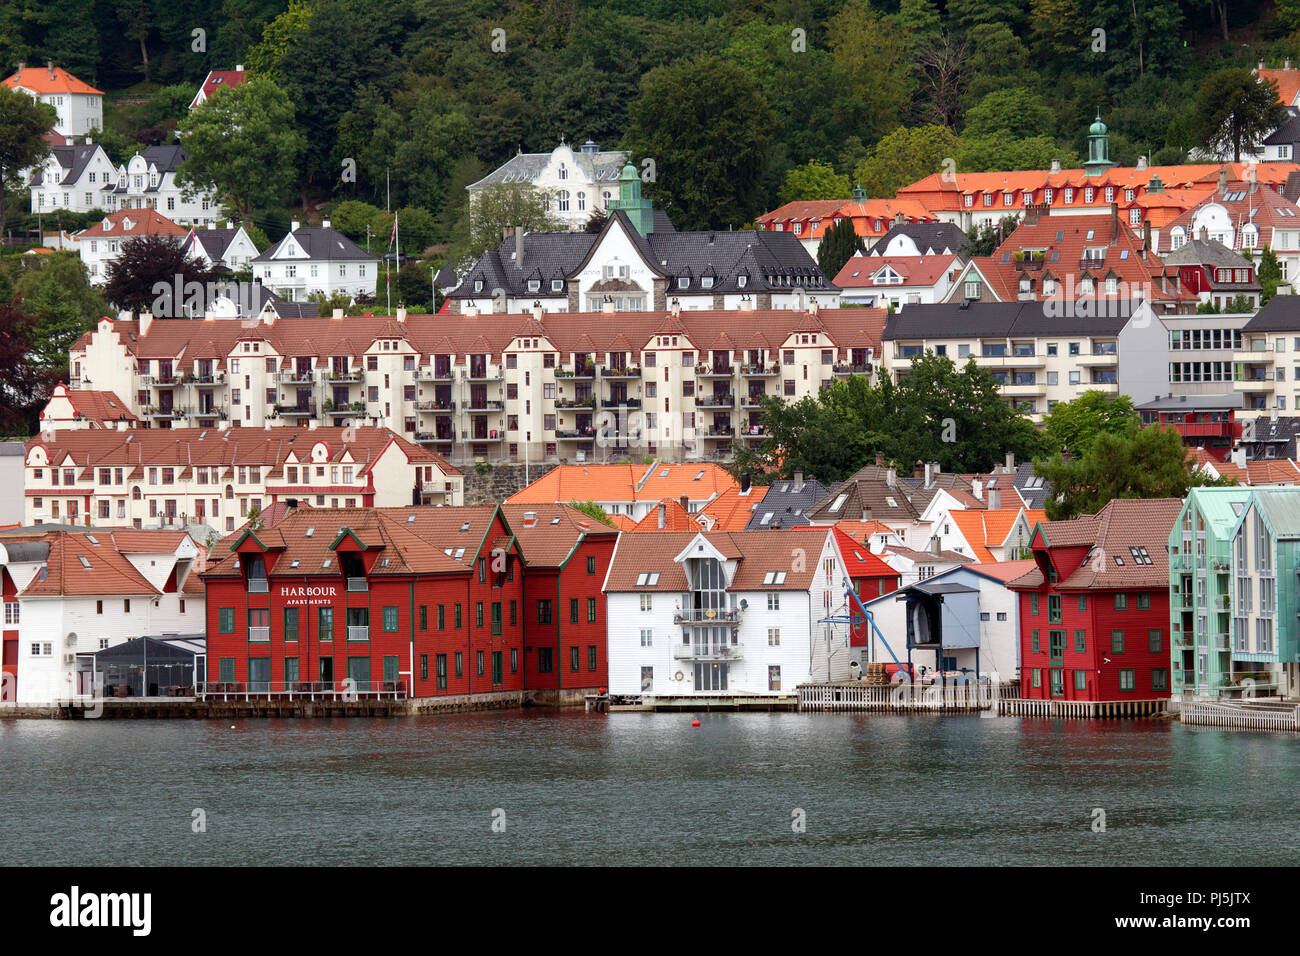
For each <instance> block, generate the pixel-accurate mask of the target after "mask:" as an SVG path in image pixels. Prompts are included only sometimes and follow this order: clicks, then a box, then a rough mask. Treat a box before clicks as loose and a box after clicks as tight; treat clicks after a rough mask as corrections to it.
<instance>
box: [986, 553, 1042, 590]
mask: <svg viewBox="0 0 1300 956" xmlns="http://www.w3.org/2000/svg"><path fill="white" fill-rule="evenodd" d="M1035 567H1037V564H1036V562H1035V561H1034V559H1033V558H1022V559H1021V560H1019V561H990V562H981V563H980V564H975V565H971V570H972V571H978V572H979V573H980V574H986V575H988V576H989V577H991V578H997V579H998V580H999V581H1001V582H1002V583H1003V584H1005V583H1007V582H1008V581H1014V580H1015V579H1016V578H1018V577H1020V576H1021V575H1023V574H1026V573H1028V572H1030V571H1032V570H1033V569H1034V568H1035Z"/></svg>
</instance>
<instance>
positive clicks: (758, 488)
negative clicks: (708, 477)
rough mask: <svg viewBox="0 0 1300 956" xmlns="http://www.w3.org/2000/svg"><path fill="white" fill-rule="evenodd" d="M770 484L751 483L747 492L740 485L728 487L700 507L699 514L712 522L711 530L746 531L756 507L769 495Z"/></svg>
mask: <svg viewBox="0 0 1300 956" xmlns="http://www.w3.org/2000/svg"><path fill="white" fill-rule="evenodd" d="M769 487H770V486H769V485H750V486H749V491H748V492H747V493H742V492H741V490H740V486H739V485H736V486H735V487H734V488H728V489H727V490H725V491H724V492H722V494H720V495H718V497H716V498H714V499H713V500H712V501H710V502H709V503H708V504H707V505H705V506H704V507H703V508H701V509H700V511H699V514H701V515H703V516H704V517H706V518H708V519H709V521H710V522H711V525H710V529H709V530H711V531H744V530H745V525H747V524H748V523H749V519H750V518H751V517H753V514H754V509H755V508H756V507H757V506H758V505H759V504H760V503H761V502H762V501H763V499H764V498H765V497H767V490H768V488H769Z"/></svg>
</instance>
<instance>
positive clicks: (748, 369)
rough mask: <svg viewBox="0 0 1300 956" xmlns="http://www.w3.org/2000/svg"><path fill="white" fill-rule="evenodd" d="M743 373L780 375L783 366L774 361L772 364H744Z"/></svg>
mask: <svg viewBox="0 0 1300 956" xmlns="http://www.w3.org/2000/svg"><path fill="white" fill-rule="evenodd" d="M740 374H741V375H780V374H781V366H779V365H777V364H776V363H775V362H773V363H772V364H770V365H742V366H741V367H740Z"/></svg>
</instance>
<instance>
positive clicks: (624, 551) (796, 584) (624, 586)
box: [605, 527, 830, 592]
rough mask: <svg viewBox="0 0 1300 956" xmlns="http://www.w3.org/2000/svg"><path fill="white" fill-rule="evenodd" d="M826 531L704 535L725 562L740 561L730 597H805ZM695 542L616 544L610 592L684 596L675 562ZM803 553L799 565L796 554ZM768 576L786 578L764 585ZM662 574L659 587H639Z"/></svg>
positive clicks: (676, 534) (671, 538)
mask: <svg viewBox="0 0 1300 956" xmlns="http://www.w3.org/2000/svg"><path fill="white" fill-rule="evenodd" d="M829 532H830V529H828V528H811V527H805V528H789V529H784V530H779V531H778V530H771V531H701V532H698V533H699V534H702V535H703V536H704V538H705V539H706V540H707V541H708V542H709V544H711V545H713V547H715V548H717V549H718V551H720V552H721V553H722V554H723V556H724V557H726V558H728V559H735V560H737V562H738V564H737V566H736V573H735V576H734V577H733V578H732V582H731V587H730V589H729V590H732V591H807V590H808V589H809V588H810V587H811V586H812V582H813V579H814V578H815V577H816V574H817V569H818V557H819V555H820V554H821V549H822V546H823V545H824V544H825V543H826V535H827V534H828V533H829ZM695 536H696V533H695V532H690V531H665V532H662V533H659V534H625V535H623V536H622V537H620V538H619V540H618V547H617V548H616V549H615V551H614V559H613V561H612V562H611V564H610V569H609V577H608V579H607V581H606V585H605V590H606V591H676V592H681V591H686V590H688V589H689V586H688V584H687V582H686V572H685V570H684V569H683V566H682V564H680V563H679V562H677V561H674V560H673V559H674V558H676V557H677V555H678V554H680V553H681V552H682V551H683V550H684V549H685V548H686V546H687V545H688V544H690V542H691V541H692V540H694V538H695ZM799 552H802V553H803V554H804V556H805V557H804V560H803V561H802V562H797V561H796V560H795V558H794V557H793V555H794V554H797V553H799ZM769 571H781V572H785V575H786V576H785V579H784V581H783V582H782V583H781V584H774V583H765V581H764V578H765V577H766V576H767V573H768V572H769ZM647 572H648V573H658V575H659V580H658V582H657V583H655V584H653V585H650V584H641V585H638V584H637V577H638V576H639V575H641V574H643V573H647Z"/></svg>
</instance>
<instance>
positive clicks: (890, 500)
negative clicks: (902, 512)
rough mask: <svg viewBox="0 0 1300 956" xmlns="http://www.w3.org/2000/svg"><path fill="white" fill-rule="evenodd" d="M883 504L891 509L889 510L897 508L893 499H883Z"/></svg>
mask: <svg viewBox="0 0 1300 956" xmlns="http://www.w3.org/2000/svg"><path fill="white" fill-rule="evenodd" d="M885 503H886V504H888V505H889V507H891V508H897V507H898V502H897V501H895V500H894V499H893V498H890V497H888V496H886V497H885Z"/></svg>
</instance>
